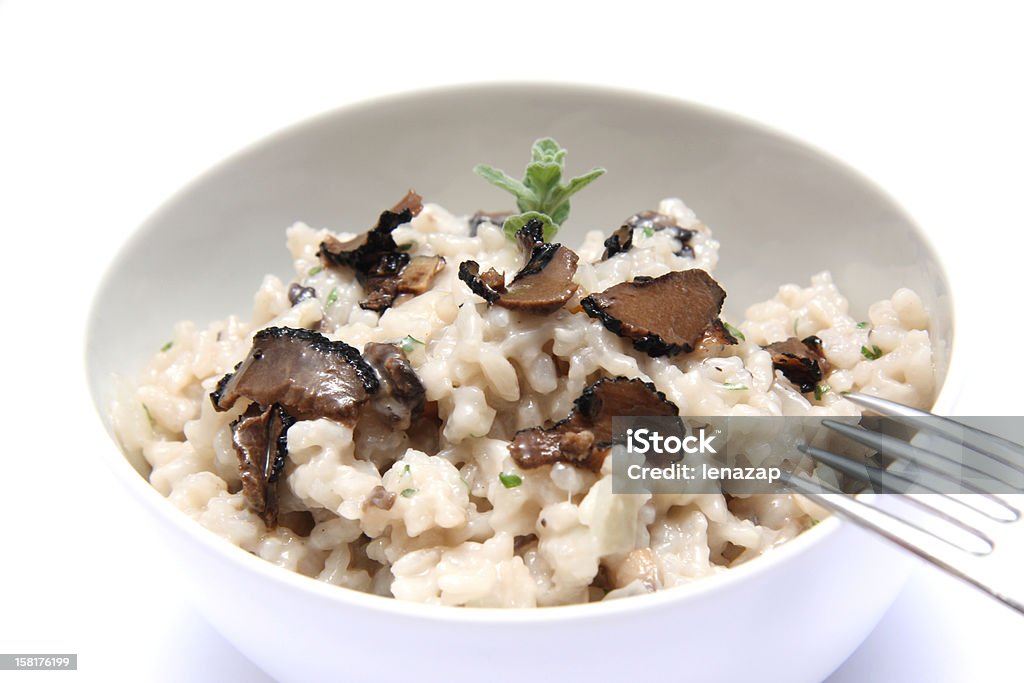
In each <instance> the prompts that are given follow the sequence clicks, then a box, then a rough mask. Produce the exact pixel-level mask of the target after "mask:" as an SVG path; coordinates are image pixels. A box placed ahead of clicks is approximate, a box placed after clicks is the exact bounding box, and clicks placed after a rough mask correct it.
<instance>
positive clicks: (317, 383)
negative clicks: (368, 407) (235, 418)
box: [210, 327, 380, 426]
mask: <svg viewBox="0 0 1024 683" xmlns="http://www.w3.org/2000/svg"><path fill="white" fill-rule="evenodd" d="M379 387H380V382H379V381H378V379H377V375H376V373H374V371H373V368H371V367H370V366H369V365H368V364H367V363H366V361H364V360H363V358H362V356H360V355H359V351H358V350H356V349H354V348H353V347H351V346H349V345H348V344H346V343H345V342H343V341H331V340H329V339H328V338H327V337H325V336H323V335H321V334H318V333H316V332H313V331H311V330H304V329H294V328H290V327H268V328H266V329H265V330H260V331H259V332H257V333H256V335H255V336H254V337H253V344H252V349H251V350H250V351H249V355H248V356H246V358H245V360H243V361H242V362H241V363H239V364H238V365H237V366H235V370H234V372H231V373H228V374H227V375H224V377H223V378H222V379H221V380H220V382H218V383H217V388H216V390H215V391H214V392H213V393H212V394H210V400H212V401H213V406H214V408H216V409H217V410H221V411H223V410H228V409H230V408H231V407H232V406H233V405H235V402H236V401H237V400H238V399H239V398H241V397H245V398H247V399H249V400H250V401H254V402H256V403H258V404H260V405H262V406H269V405H273V404H275V403H277V404H279V405H280V406H281V407H282V408H283V409H284V410H285V411H286V412H287V413H288V414H289V415H291V416H293V417H295V418H296V419H299V420H315V419H318V418H321V417H327V418H330V419H332V420H336V421H337V422H341V423H343V424H347V425H349V426H352V425H354V424H355V422H356V419H357V418H358V417H359V410H360V408H361V407H362V405H363V404H364V403H366V401H367V399H369V397H370V395H371V394H373V393H375V392H376V391H377V390H378V388H379Z"/></svg>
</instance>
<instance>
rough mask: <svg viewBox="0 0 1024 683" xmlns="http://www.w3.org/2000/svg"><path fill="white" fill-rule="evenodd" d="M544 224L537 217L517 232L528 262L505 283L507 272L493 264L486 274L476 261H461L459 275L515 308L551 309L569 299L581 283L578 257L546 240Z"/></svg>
mask: <svg viewBox="0 0 1024 683" xmlns="http://www.w3.org/2000/svg"><path fill="white" fill-rule="evenodd" d="M543 232H544V226H543V224H542V223H541V222H540V221H538V220H536V219H534V220H530V221H527V223H526V225H524V226H523V227H522V228H520V229H519V232H517V233H516V241H517V242H519V246H520V247H521V248H522V249H523V252H524V253H525V254H526V255H527V261H526V265H525V266H523V267H522V269H520V271H519V272H518V273H516V275H515V277H513V278H512V281H511V282H510V283H508V285H505V282H504V280H505V278H504V275H502V274H501V273H498V272H497V271H496V270H494V269H493V268H491V269H489V270H488V271H487V272H485V273H484V274H483V275H481V274H480V264H479V263H477V262H476V261H463V262H462V263H461V264H460V265H459V279H460V280H462V281H463V282H465V283H466V284H467V285H468V286H469V288H470V289H471V290H472V291H473V293H474V294H476V295H477V296H479V297H481V298H482V299H484V300H485V301H487V302H488V303H491V304H496V305H498V306H501V307H502V308H507V309H510V310H513V311H529V312H531V313H551V312H553V311H556V310H558V309H559V308H561V307H562V305H564V304H565V302H566V301H568V300H569V299H570V298H571V297H572V295H573V294H575V293H576V289H577V287H578V286H579V285H577V284H576V283H575V282H573V280H572V278H573V276H574V275H575V274H576V264H577V262H578V261H579V257H578V256H577V255H576V252H574V251H573V250H572V249H569V248H567V247H563V246H562V245H561V244H546V243H545V242H544V236H543Z"/></svg>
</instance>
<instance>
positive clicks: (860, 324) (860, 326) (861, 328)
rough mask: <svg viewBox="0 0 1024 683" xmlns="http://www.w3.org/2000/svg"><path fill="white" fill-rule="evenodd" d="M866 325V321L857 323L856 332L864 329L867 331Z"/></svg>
mask: <svg viewBox="0 0 1024 683" xmlns="http://www.w3.org/2000/svg"><path fill="white" fill-rule="evenodd" d="M868 325H870V323H868V322H867V321H865V322H859V323H857V329H858V330H865V329H867V327H868Z"/></svg>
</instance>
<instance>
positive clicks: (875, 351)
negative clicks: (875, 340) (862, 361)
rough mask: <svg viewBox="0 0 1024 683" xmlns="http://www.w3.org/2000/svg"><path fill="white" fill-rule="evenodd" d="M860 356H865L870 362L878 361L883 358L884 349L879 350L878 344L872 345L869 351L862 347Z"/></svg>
mask: <svg viewBox="0 0 1024 683" xmlns="http://www.w3.org/2000/svg"><path fill="white" fill-rule="evenodd" d="M860 355H862V356H864V357H865V358H867V359H868V360H878V359H879V358H881V357H882V349H880V348H878V344H872V345H871V348H870V349H869V348H868V347H866V346H862V347H860Z"/></svg>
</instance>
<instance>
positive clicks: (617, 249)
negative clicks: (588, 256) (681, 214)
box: [601, 211, 694, 260]
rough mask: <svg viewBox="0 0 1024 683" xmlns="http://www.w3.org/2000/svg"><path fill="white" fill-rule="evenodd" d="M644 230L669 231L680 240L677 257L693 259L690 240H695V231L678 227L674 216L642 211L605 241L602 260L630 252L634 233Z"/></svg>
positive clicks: (626, 221) (631, 217) (627, 220)
mask: <svg viewBox="0 0 1024 683" xmlns="http://www.w3.org/2000/svg"><path fill="white" fill-rule="evenodd" d="M637 229H639V230H644V231H645V232H652V233H653V232H660V231H662V230H668V231H669V232H670V234H671V235H672V236H673V237H674V238H675V239H677V240H679V244H680V246H679V248H678V249H677V250H676V251H675V254H676V256H689V257H691V258H692V257H693V247H691V246H690V240H691V239H692V238H693V234H694V233H693V230H688V229H686V228H684V227H681V226H680V225H678V224H677V223H676V221H675V219H674V218H672V216H669V215H667V214H664V213H658V212H657V211H641V212H639V213H635V214H633V215H632V216H630V217H629V218H627V219H626V220H625V222H624V223H623V224H622V225H621V226H620V227H619V228H617V229H616V230H615V232H613V233H612V234H611V236H610V237H608V239H606V240H605V241H604V255H603V256H602V257H601V259H602V260H605V259H609V258H611V257H612V256H615V255H616V254H621V253H624V252H627V251H629V250H630V249H632V247H633V231H634V230H637Z"/></svg>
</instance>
